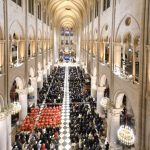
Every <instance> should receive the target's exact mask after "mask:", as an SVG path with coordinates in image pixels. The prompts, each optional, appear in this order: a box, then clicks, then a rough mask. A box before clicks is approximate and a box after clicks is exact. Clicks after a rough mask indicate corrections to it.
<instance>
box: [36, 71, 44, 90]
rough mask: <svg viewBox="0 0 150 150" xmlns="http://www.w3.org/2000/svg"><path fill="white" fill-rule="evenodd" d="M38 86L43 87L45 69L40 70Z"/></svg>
mask: <svg viewBox="0 0 150 150" xmlns="http://www.w3.org/2000/svg"><path fill="white" fill-rule="evenodd" d="M37 87H38V88H40V89H42V87H43V71H38V78H37Z"/></svg>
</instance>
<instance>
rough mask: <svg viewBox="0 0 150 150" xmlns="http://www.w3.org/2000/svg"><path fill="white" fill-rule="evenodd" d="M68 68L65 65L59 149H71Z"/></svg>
mask: <svg viewBox="0 0 150 150" xmlns="http://www.w3.org/2000/svg"><path fill="white" fill-rule="evenodd" d="M68 76H69V69H68V66H66V67H65V81H64V99H63V104H62V114H61V120H62V121H61V126H60V139H59V150H69V149H71V140H70V129H69V122H70V100H69V81H68Z"/></svg>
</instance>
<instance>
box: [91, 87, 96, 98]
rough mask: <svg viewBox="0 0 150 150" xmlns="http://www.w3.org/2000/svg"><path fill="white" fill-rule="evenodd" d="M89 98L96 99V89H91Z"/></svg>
mask: <svg viewBox="0 0 150 150" xmlns="http://www.w3.org/2000/svg"><path fill="white" fill-rule="evenodd" d="M91 96H92V97H94V98H96V97H97V89H96V87H95V88H91Z"/></svg>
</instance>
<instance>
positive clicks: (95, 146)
mask: <svg viewBox="0 0 150 150" xmlns="http://www.w3.org/2000/svg"><path fill="white" fill-rule="evenodd" d="M70 120H71V122H70V137H71V143H72V149H73V150H100V149H101V146H100V145H101V141H100V136H103V132H104V129H103V120H102V119H101V118H100V117H99V115H98V114H97V113H96V112H95V102H94V100H92V99H91V98H89V101H88V103H74V104H72V105H71V114H70Z"/></svg>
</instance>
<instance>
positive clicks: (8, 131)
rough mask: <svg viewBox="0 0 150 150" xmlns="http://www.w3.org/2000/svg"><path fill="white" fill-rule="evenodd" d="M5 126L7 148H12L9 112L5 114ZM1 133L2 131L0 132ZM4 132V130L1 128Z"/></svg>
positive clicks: (8, 149)
mask: <svg viewBox="0 0 150 150" xmlns="http://www.w3.org/2000/svg"><path fill="white" fill-rule="evenodd" d="M6 128H7V130H6V131H7V150H11V149H12V146H11V145H12V143H11V114H10V113H8V114H7V118H6ZM0 133H2V132H0ZM3 133H4V130H3Z"/></svg>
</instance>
